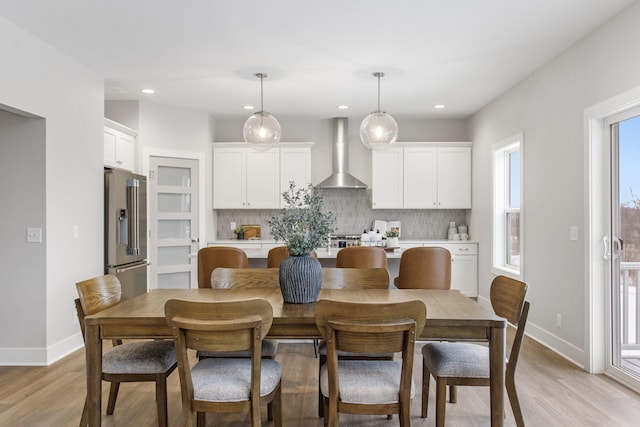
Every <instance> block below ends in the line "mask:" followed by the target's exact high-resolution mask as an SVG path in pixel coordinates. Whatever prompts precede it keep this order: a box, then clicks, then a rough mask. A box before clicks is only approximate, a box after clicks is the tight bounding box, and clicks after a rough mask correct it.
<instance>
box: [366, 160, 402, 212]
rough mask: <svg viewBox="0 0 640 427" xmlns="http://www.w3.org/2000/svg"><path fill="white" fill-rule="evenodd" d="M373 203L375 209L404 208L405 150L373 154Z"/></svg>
mask: <svg viewBox="0 0 640 427" xmlns="http://www.w3.org/2000/svg"><path fill="white" fill-rule="evenodd" d="M371 154H372V156H371V157H372V160H373V162H372V166H371V172H372V175H373V176H372V177H371V178H372V179H371V186H372V188H371V201H372V208H373V209H393V208H402V206H403V191H402V186H403V182H402V181H403V179H402V176H403V174H402V170H403V149H402V148H389V149H387V150H384V151H373V152H372V153H371Z"/></svg>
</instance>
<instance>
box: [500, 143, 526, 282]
mask: <svg viewBox="0 0 640 427" xmlns="http://www.w3.org/2000/svg"><path fill="white" fill-rule="evenodd" d="M521 145H522V134H518V135H514V136H512V137H510V138H507V139H505V140H503V141H501V142H498V143H496V144H494V145H493V270H494V273H496V274H506V275H509V276H514V277H515V278H519V277H520V276H521V273H522V272H521V270H522V214H521V212H520V209H521V205H522V151H521Z"/></svg>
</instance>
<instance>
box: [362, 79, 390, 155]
mask: <svg viewBox="0 0 640 427" xmlns="http://www.w3.org/2000/svg"><path fill="white" fill-rule="evenodd" d="M373 76H374V77H377V78H378V109H377V110H376V111H374V112H373V113H371V114H369V115H368V116H367V117H365V118H364V120H363V121H362V123H361V124H360V140H362V143H363V144H364V146H365V147H367V148H369V149H370V150H384V149H386V148H389V147H390V146H391V145H393V144H395V143H396V141H397V140H398V123H396V121H395V119H394V118H393V117H391V116H390V115H389V114H387V113H386V112H384V111H382V110H380V77H384V73H382V72H375V73H373Z"/></svg>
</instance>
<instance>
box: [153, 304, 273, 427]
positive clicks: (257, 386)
mask: <svg viewBox="0 0 640 427" xmlns="http://www.w3.org/2000/svg"><path fill="white" fill-rule="evenodd" d="M165 316H166V318H167V323H168V324H169V326H170V327H171V330H172V332H173V337H174V341H175V344H176V349H177V353H178V372H179V374H180V391H181V395H182V415H181V417H182V421H181V424H182V425H183V426H191V425H192V423H193V416H194V413H197V417H196V419H197V425H198V426H199V427H204V425H205V415H206V412H249V413H250V414H251V425H252V426H253V427H258V426H260V424H261V413H260V406H261V405H264V404H270V403H272V404H273V412H274V416H273V421H274V425H275V426H276V427H281V426H282V405H281V378H282V366H281V365H280V364H279V363H278V362H276V361H275V360H272V359H263V358H261V357H260V356H261V352H262V349H261V347H262V342H263V339H264V337H265V335H266V334H267V332H268V331H269V328H271V323H272V321H273V311H272V308H271V304H269V302H268V301H266V300H264V299H259V298H256V299H251V300H244V301H226V302H196V301H184V300H175V299H174V300H169V301H167V303H166V304H165ZM189 349H193V350H196V351H207V352H234V351H246V350H248V351H250V353H251V357H250V358H245V357H243V358H208V359H203V360H200V361H198V362H197V363H196V364H195V365H193V366H191V363H190V360H189V356H188V354H187V350H189Z"/></svg>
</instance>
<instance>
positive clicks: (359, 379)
mask: <svg viewBox="0 0 640 427" xmlns="http://www.w3.org/2000/svg"><path fill="white" fill-rule="evenodd" d="M426 313H427V308H426V306H425V304H424V302H422V301H419V300H414V301H405V302H397V303H387V304H368V303H351V302H344V301H332V300H324V299H321V300H320V301H318V303H317V304H316V308H315V318H316V325H317V327H318V329H319V331H320V334H321V335H322V337H323V338H324V339H325V340H326V342H327V350H328V351H327V363H325V364H324V365H323V366H322V369H321V372H320V379H319V380H320V388H321V391H322V395H323V404H324V407H325V425H327V426H329V427H336V426H337V425H338V417H339V413H350V414H372V415H390V414H399V421H400V426H406V427H408V426H410V425H411V421H410V409H411V399H412V397H413V396H414V395H415V384H414V382H413V377H412V371H413V352H414V346H415V341H416V336H417V335H419V334H420V333H421V332H422V330H423V329H424V325H425V321H426ZM338 351H346V352H350V353H362V354H369V353H379V352H381V351H383V352H389V353H400V354H401V359H400V360H343V359H340V358H339V357H338Z"/></svg>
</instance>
